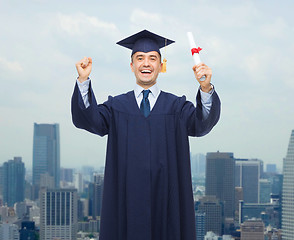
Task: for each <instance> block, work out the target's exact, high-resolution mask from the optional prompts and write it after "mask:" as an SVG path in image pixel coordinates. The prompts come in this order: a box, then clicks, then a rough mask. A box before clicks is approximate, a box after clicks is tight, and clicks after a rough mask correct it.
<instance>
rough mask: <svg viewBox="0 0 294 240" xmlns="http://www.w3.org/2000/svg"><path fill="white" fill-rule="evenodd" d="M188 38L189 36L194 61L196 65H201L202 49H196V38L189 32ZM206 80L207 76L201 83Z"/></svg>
mask: <svg viewBox="0 0 294 240" xmlns="http://www.w3.org/2000/svg"><path fill="white" fill-rule="evenodd" d="M187 36H188V40H189V44H190V48H191V53H192V57H193V60H194V63H195V64H196V65H197V64H199V63H201V59H200V55H199V52H200V51H201V50H202V48H200V47H198V48H197V47H196V44H195V41H194V38H193V34H192V33H191V32H187ZM204 80H205V76H203V77H202V78H201V79H200V81H204Z"/></svg>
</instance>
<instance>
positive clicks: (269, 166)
mask: <svg viewBox="0 0 294 240" xmlns="http://www.w3.org/2000/svg"><path fill="white" fill-rule="evenodd" d="M266 172H268V173H276V172H277V165H276V164H266Z"/></svg>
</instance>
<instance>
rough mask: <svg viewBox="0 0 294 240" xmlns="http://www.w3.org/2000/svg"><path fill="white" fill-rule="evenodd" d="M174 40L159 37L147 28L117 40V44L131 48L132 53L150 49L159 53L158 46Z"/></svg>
mask: <svg viewBox="0 0 294 240" xmlns="http://www.w3.org/2000/svg"><path fill="white" fill-rule="evenodd" d="M174 42H175V41H172V40H169V39H167V38H164V37H161V36H159V35H156V34H154V33H152V32H149V31H147V30H143V31H141V32H138V33H136V34H134V35H132V36H130V37H127V38H125V39H123V40H121V41H119V42H117V44H118V45H120V46H123V47H126V48H129V49H131V50H132V55H133V54H134V53H136V52H145V53H146V52H151V51H156V52H158V53H159V54H160V51H159V49H160V48H162V47H165V46H167V45H169V44H171V43H174Z"/></svg>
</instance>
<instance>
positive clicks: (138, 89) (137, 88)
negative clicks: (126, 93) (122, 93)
mask: <svg viewBox="0 0 294 240" xmlns="http://www.w3.org/2000/svg"><path fill="white" fill-rule="evenodd" d="M148 89H149V90H150V92H151V94H152V95H153V97H154V98H156V97H157V96H158V95H159V92H160V90H159V88H158V86H157V83H156V84H154V85H153V86H152V87H150V88H148ZM143 90H145V89H144V88H143V87H141V86H139V85H138V84H136V86H135V89H134V93H135V97H136V98H138V97H139V96H140V94H141V93H142V91H143Z"/></svg>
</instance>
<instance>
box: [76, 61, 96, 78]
mask: <svg viewBox="0 0 294 240" xmlns="http://www.w3.org/2000/svg"><path fill="white" fill-rule="evenodd" d="M76 68H77V71H78V74H79V78H78V80H79V82H80V83H82V82H84V81H86V80H87V79H88V77H89V75H90V73H91V70H92V58H90V57H84V58H83V59H82V60H81V61H79V62H77V63H76Z"/></svg>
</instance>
